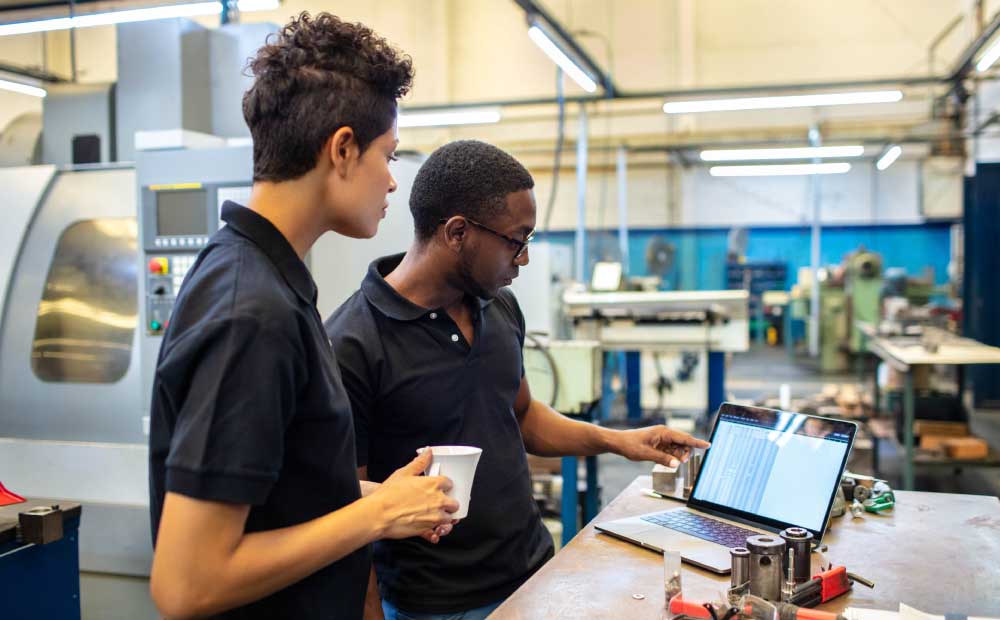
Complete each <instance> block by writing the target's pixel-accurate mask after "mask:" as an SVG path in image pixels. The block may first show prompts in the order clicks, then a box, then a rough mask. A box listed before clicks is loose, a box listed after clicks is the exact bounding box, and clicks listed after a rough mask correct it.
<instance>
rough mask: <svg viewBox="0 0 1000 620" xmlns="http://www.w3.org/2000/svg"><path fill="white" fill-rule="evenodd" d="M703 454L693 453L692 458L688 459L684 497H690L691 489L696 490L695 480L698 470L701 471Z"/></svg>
mask: <svg viewBox="0 0 1000 620" xmlns="http://www.w3.org/2000/svg"><path fill="white" fill-rule="evenodd" d="M701 459H702V456H701V454H692V455H691V458H689V459H688V461H687V463H686V464H685V465H686V467H685V470H684V497H685V498H687V497H690V496H691V491H692V490H694V481H695V479H696V478H697V477H698V472H699V471H701Z"/></svg>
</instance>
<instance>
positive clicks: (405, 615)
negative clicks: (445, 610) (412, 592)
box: [382, 599, 503, 620]
mask: <svg viewBox="0 0 1000 620" xmlns="http://www.w3.org/2000/svg"><path fill="white" fill-rule="evenodd" d="M502 602H503V601H497V602H496V603H493V604H492V605H486V606H484V607H477V608H475V609H469V610H466V611H459V612H456V613H452V614H427V613H422V612H408V611H403V610H401V609H397V608H396V606H395V605H393V604H392V603H390V602H389V601H386V600H384V599H383V600H382V613H383V614H385V620H486V616H488V615H490V614H491V613H493V610H495V609H496V608H497V607H499V606H500V603H502Z"/></svg>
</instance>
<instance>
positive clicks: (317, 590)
mask: <svg viewBox="0 0 1000 620" xmlns="http://www.w3.org/2000/svg"><path fill="white" fill-rule="evenodd" d="M250 69H251V71H252V72H253V75H254V78H255V80H254V83H253V86H252V87H251V88H250V90H249V91H247V93H246V95H245V96H244V98H243V115H244V118H245V119H246V122H247V125H248V126H249V127H250V133H251V135H252V137H253V159H254V175H253V177H254V184H253V190H252V192H251V196H250V200H249V202H248V204H247V205H246V206H241V205H237V204H235V203H231V202H227V203H226V204H225V205H223V211H222V219H223V220H224V221H225V222H226V226H224V227H223V228H221V229H220V230H219V231H218V232H217V233H216V234H215V235H213V237H212V239H211V241H210V242H209V244H208V245H207V246H206V248H205V249H204V250H203V251H202V252H201V254H200V255H199V256H198V259H197V261H196V263H195V265H194V267H193V268H192V269H191V271H190V272H189V273H188V275H187V278H186V279H185V281H184V284H183V285H182V286H181V290H180V293H179V294H178V297H177V302H176V305H175V307H174V311H173V314H172V316H171V318H170V322H169V325H168V327H167V329H166V332H165V334H164V337H163V343H162V345H161V348H160V356H159V359H158V361H157V368H156V373H155V377H154V383H153V394H152V404H151V430H150V468H149V469H150V513H151V517H152V533H153V540H154V546H155V551H154V555H153V567H152V574H151V577H150V588H151V590H152V595H153V600H154V602H155V603H156V606H157V608H158V609H159V611H160V612H161V613H162V614H163V615H165V616H167V617H188V616H199V617H201V616H213V617H221V618H240V619H245V618H268V619H281V618H289V619H291V618H295V619H296V620H307V619H312V618H316V619H319V618H323V619H324V620H326V619H330V618H345V619H351V620H359V619H360V618H361V617H362V615H363V608H364V602H365V592H366V588H367V586H368V581H369V575H370V571H371V558H370V552H369V548H368V547H369V543H371V542H372V541H374V540H377V539H381V538H406V537H411V536H418V535H419V536H423V537H424V538H425V539H426V540H427V541H428V542H431V543H436V542H437V541H438V540H439V538H440V537H441V536H443V535H445V534H447V533H448V532H449V531H450V528H451V516H450V514H451V513H453V512H454V511H455V510H457V508H458V504H457V503H456V502H455V501H454V500H452V499H449V498H448V497H447V496H446V495H445V492H446V491H447V490H448V489H449V488H450V485H451V482H450V481H449V480H448V479H447V478H443V477H440V476H433V477H431V476H421V475H420V474H421V473H422V472H423V470H424V469H425V468H427V467H428V466H429V465H430V451H426V452H425V455H423V456H421V457H418V458H417V459H415V460H413V461H412V462H410V463H409V464H407V465H405V466H404V467H402V468H400V469H399V470H397V471H396V472H395V474H393V475H392V476H390V477H389V478H388V479H387V480H385V482H384V483H383V484H382V485H381V486H379V485H372V484H369V483H365V485H364V487H362V484H361V483H360V482H359V481H358V476H357V469H356V462H357V461H356V459H357V457H356V452H355V442H354V441H355V440H354V427H353V420H352V416H351V410H350V403H349V400H348V396H347V394H346V391H345V389H344V385H343V382H342V380H341V375H340V373H339V371H338V368H337V361H336V359H335V358H334V355H333V351H332V349H331V347H330V344H329V341H328V339H327V336H326V334H325V332H324V330H323V325H322V322H321V319H320V317H319V313H318V312H317V310H316V285H315V283H314V282H313V280H312V277H311V276H310V275H309V271H308V270H307V269H306V266H305V264H304V263H303V258H304V257H305V255H306V253H307V252H308V251H309V249H310V248H311V247H312V245H313V243H315V241H316V240H317V239H318V238H319V237H320V236H321V235H323V234H324V233H326V232H328V231H334V232H336V233H339V234H342V235H346V236H349V237H358V238H366V237H371V236H373V235H374V234H375V232H376V230H377V229H378V224H379V221H380V220H381V219H382V218H383V217H384V216H385V210H386V208H387V205H388V203H387V202H386V197H387V195H388V194H389V193H390V192H392V191H394V190H395V189H396V181H395V180H394V179H393V177H392V173H391V172H390V170H389V162H390V161H392V160H393V159H394V158H395V156H394V153H395V149H396V145H397V144H398V139H397V137H396V133H397V132H396V102H397V99H398V98H399V97H401V96H402V95H403V94H405V93H406V92H407V91H408V89H409V87H410V82H411V81H412V78H413V68H412V65H411V61H410V59H409V58H408V57H406V56H404V55H402V54H401V53H400V52H398V51H397V50H395V49H394V48H393V47H392V46H391V45H390V44H389V43H387V42H386V41H385V40H384V39H382V38H381V37H379V36H378V35H376V34H375V33H374V32H372V31H371V30H370V29H369V28H367V27H365V26H363V25H361V24H350V23H347V22H344V21H341V20H340V19H338V18H337V17H335V16H333V15H330V14H327V13H321V14H319V15H316V16H315V17H311V16H310V15H308V14H307V13H303V14H302V15H300V16H299V17H298V18H296V19H294V20H292V21H291V23H289V24H288V25H286V26H285V27H284V28H283V29H282V30H281V31H280V32H279V33H277V34H276V35H272V37H271V38H269V40H268V42H267V44H266V45H264V47H262V48H261V49H260V50H259V51H258V53H257V55H256V57H255V58H254V59H252V60H251V62H250ZM376 604H377V600H376Z"/></svg>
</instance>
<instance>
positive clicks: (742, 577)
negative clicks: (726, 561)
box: [729, 547, 750, 603]
mask: <svg viewBox="0 0 1000 620" xmlns="http://www.w3.org/2000/svg"><path fill="white" fill-rule="evenodd" d="M729 557H730V558H731V559H732V562H733V567H732V568H733V569H732V572H731V573H730V578H731V580H730V587H729V600H730V602H731V603H732V601H733V600H737V601H738V600H739V599H740V597H742V596H743V595H744V594H745V593H746V590H747V589H748V587H749V583H750V550H749V549H747V548H746V547H733V548H732V549H730V550H729Z"/></svg>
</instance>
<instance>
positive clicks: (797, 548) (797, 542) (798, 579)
mask: <svg viewBox="0 0 1000 620" xmlns="http://www.w3.org/2000/svg"><path fill="white" fill-rule="evenodd" d="M780 536H781V538H782V540H784V541H785V545H787V546H788V548H789V550H791V551H793V552H794V558H795V559H794V566H795V571H794V573H793V575H792V577H793V579H794V581H795V583H797V584H798V583H805V582H806V581H809V579H810V577H811V575H810V572H811V566H810V562H809V555H810V553H811V552H812V540H813V535H812V532H810V531H809V530H807V529H805V528H801V527H790V528H787V529H785V530H782V531H781V534H780ZM786 557H791V556H786ZM788 566H789V563H788V562H786V565H785V567H784V569H785V570H784V573H785V574H786V575H787V574H788Z"/></svg>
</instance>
